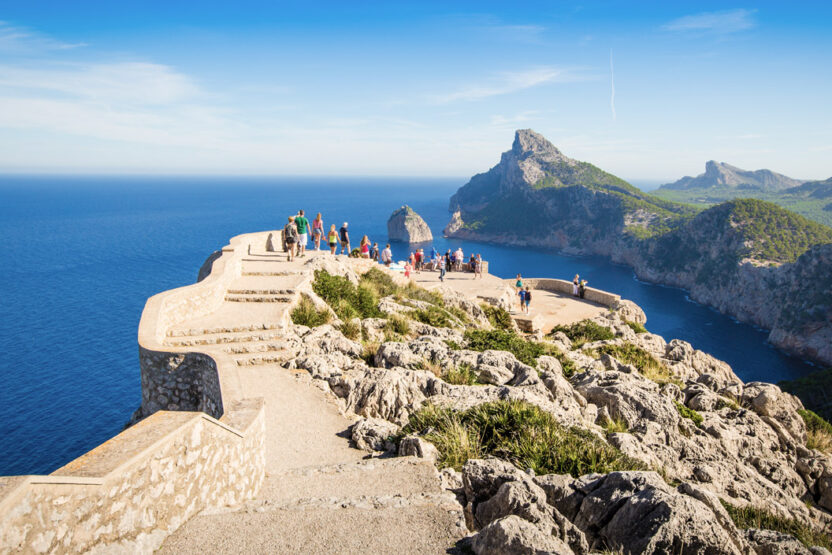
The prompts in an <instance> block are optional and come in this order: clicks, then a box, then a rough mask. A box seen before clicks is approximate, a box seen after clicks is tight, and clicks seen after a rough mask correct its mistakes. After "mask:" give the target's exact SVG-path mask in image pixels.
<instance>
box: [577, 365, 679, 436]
mask: <svg viewBox="0 0 832 555" xmlns="http://www.w3.org/2000/svg"><path fill="white" fill-rule="evenodd" d="M575 389H576V390H577V391H578V392H579V393H580V394H581V395H583V397H584V398H585V399H586V400H587V401H589V402H590V403H594V404H596V405H598V406H599V407H606V408H607V410H609V412H610V415H611V416H612V417H613V418H616V417H618V418H622V419H623V420H624V421H625V422H626V423H627V427H628V428H633V427H634V426H636V425H637V424H639V423H641V422H644V421H648V422H651V423H656V424H658V425H659V426H661V427H664V428H671V427H672V428H674V429H675V427H676V425H677V424H678V423H679V413H678V412H677V411H676V408H675V407H674V405H673V402H672V401H671V400H670V399H667V398H666V397H663V396H661V395H659V386H658V385H656V383H655V382H652V381H650V380H648V379H647V378H643V377H641V375H639V374H628V373H623V372H603V373H597V372H585V373H583V374H580V375H578V376H577V378H576V382H575Z"/></svg>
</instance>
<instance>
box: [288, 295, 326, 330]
mask: <svg viewBox="0 0 832 555" xmlns="http://www.w3.org/2000/svg"><path fill="white" fill-rule="evenodd" d="M291 317H292V323H294V324H297V325H299V326H309V327H310V328H314V327H316V326H322V325H324V324H327V323H329V321H330V320H331V319H332V314H330V312H329V311H328V310H319V309H318V308H317V307H316V306H315V303H314V302H312V299H310V298H309V297H308V296H307V295H301V298H300V302H299V303H298V304H297V306H295V308H293V309H292V312H291Z"/></svg>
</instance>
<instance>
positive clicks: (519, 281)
mask: <svg viewBox="0 0 832 555" xmlns="http://www.w3.org/2000/svg"><path fill="white" fill-rule="evenodd" d="M514 289H515V290H516V291H517V294H518V295H520V292H521V291H522V290H523V278H522V277H521V276H520V274H517V281H515V282H514ZM520 310H523V298H522V297H521V298H520Z"/></svg>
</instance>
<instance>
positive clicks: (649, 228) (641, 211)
mask: <svg viewBox="0 0 832 555" xmlns="http://www.w3.org/2000/svg"><path fill="white" fill-rule="evenodd" d="M720 168H722V169H724V167H723V166H720ZM720 168H717V169H720ZM740 171H741V170H740ZM720 172H721V175H723V176H724V175H726V174H724V173H722V170H721V169H720ZM752 173H755V172H752ZM773 175H777V174H773ZM692 179H693V178H692ZM787 179H788V178H787ZM728 181H729V182H730V183H734V181H733V178H732V179H731V180H728ZM762 183H766V182H765V181H762ZM768 183H769V186H771V183H770V182H768ZM797 183H798V185H797V186H796V187H792V188H790V189H795V190H796V191H798V189H797V188H800V187H803V186H804V185H803V184H800V182H797ZM825 185H828V183H827V182H818V184H817V185H813V186H811V187H810V186H809V184H806V188H805V189H799V194H802V195H813V194H817V195H820V194H825V191H826V190H827V189H825ZM725 187H729V185H727V184H726V185H725ZM791 194H792V195H794V194H797V192H793V193H791ZM449 208H450V210H451V212H453V216H452V219H451V222H450V223H449V224H448V226H447V227H446V229H445V234H446V235H447V236H451V237H460V238H467V239H473V240H480V241H489V242H495V243H503V244H513V245H530V246H546V247H555V248H558V249H561V250H563V251H566V252H572V253H585V254H602V255H606V256H609V257H610V258H612V259H613V260H614V261H616V262H622V263H626V264H628V265H630V266H631V267H633V269H634V270H635V272H636V274H637V275H638V276H639V277H641V278H643V279H647V280H650V281H654V282H657V283H663V284H668V285H674V286H677V287H681V288H684V289H687V290H689V291H690V292H691V297H692V298H693V299H695V300H697V301H700V302H702V303H705V304H708V305H710V306H714V307H716V308H717V309H719V310H720V311H721V312H724V313H727V314H730V315H732V316H735V317H737V318H739V319H741V320H743V321H747V322H752V323H754V324H756V325H760V326H763V327H766V328H768V329H771V330H772V332H771V335H770V339H771V340H772V342H774V343H775V344H777V345H779V346H781V347H783V348H786V349H788V350H789V351H791V352H793V353H795V354H798V355H801V356H804V357H806V358H811V359H814V360H818V361H822V362H826V363H832V342H830V341H829V338H830V337H832V278H830V277H829V276H832V256H831V254H832V228H829V227H826V226H823V225H820V224H818V223H815V222H812V221H809V220H807V219H806V218H804V217H802V216H800V215H797V214H795V213H793V212H790V211H788V210H785V209H783V208H781V207H779V206H777V205H775V204H772V203H769V202H764V201H760V200H754V199H734V200H731V201H729V202H725V203H722V204H719V205H717V206H713V207H712V208H709V209H707V210H696V209H695V208H692V207H690V206H688V205H684V204H679V203H676V202H671V201H668V200H665V199H661V198H658V197H656V196H653V195H648V194H646V193H644V192H642V191H640V190H638V189H636V188H635V187H633V186H632V185H630V184H629V183H627V182H626V181H624V180H623V179H620V178H618V177H616V176H614V175H612V174H610V173H608V172H605V171H603V170H602V169H600V168H598V167H596V166H594V165H592V164H590V163H587V162H581V161H578V160H574V159H572V158H569V157H567V156H566V155H564V154H563V153H562V152H561V151H560V150H558V149H557V148H555V146H554V145H552V144H551V143H550V142H549V141H547V140H546V139H545V138H544V137H542V136H541V135H539V134H538V133H535V132H534V131H532V130H530V129H524V130H520V131H517V133H516V135H515V139H514V143H513V145H512V148H511V150H509V151H507V152H504V153H503V154H502V157H501V159H500V162H499V163H498V164H497V165H495V166H494V167H493V168H491V169H490V170H488V171H487V172H485V173H481V174H477V175H475V176H474V177H472V178H471V180H470V181H469V182H468V183H467V184H465V185H464V186H463V187H461V188H460V189H459V190H458V191H457V192H456V194H455V195H453V197H452V198H451V200H450V206H449ZM809 300H811V301H810V302H809ZM807 302H808V304H807Z"/></svg>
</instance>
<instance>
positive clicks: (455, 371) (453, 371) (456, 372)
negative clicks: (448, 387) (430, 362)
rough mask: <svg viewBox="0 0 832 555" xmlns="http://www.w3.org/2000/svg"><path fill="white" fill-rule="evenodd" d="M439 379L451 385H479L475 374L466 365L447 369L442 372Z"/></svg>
mask: <svg viewBox="0 0 832 555" xmlns="http://www.w3.org/2000/svg"><path fill="white" fill-rule="evenodd" d="M441 377H442V379H443V380H445V381H446V382H448V383H449V384H452V385H476V384H478V383H479V381H478V380H477V373H476V372H475V371H474V369H473V368H471V367H470V366H469V365H468V364H460V365H459V366H455V367H453V368H448V369H447V370H445V371H444V372H442V375H441Z"/></svg>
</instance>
